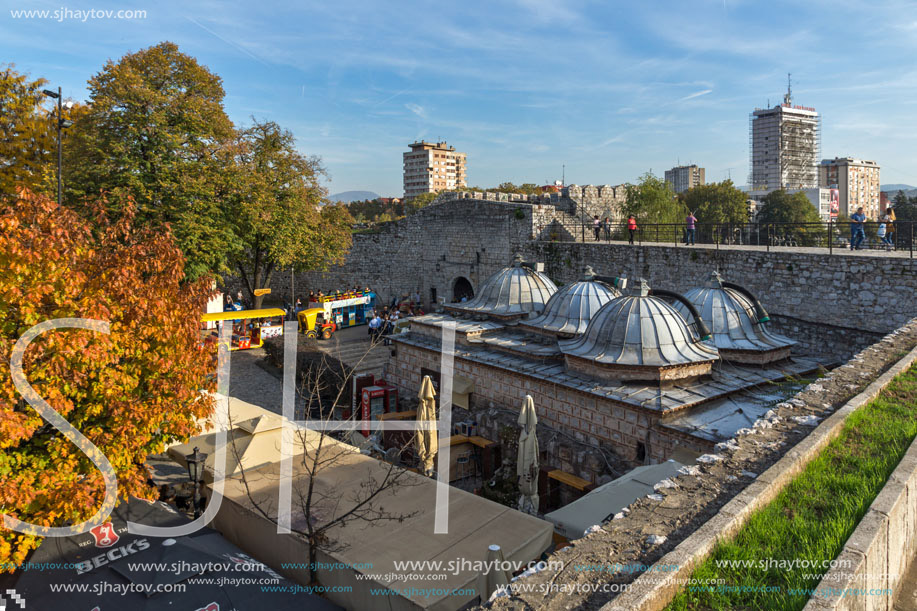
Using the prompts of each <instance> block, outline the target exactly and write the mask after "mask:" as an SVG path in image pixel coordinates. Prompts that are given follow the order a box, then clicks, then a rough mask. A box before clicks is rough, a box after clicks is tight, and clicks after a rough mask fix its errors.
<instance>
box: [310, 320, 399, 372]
mask: <svg viewBox="0 0 917 611" xmlns="http://www.w3.org/2000/svg"><path fill="white" fill-rule="evenodd" d="M318 348H319V350H321V351H322V352H324V353H325V354H327V355H329V356H333V357H334V358H336V359H339V360H341V361H342V362H343V363H344V364H345V365H347V366H348V367H353V368H354V369H355V373H372V374H375V375H377V376H381V375H382V368H383V367H384V366H385V364H386V363H387V362H388V358H389V356H391V347H390V346H384V345H383V344H382V342H378V343H377V344H376V345H375V346H373V345H372V343H371V342H370V340H369V335H368V334H367V332H366V327H365V326H361V327H354V328H350V329H343V330H341V331H339V332H337V333H335V334H334V337H332V338H331V339H330V340H327V341H319V342H318Z"/></svg>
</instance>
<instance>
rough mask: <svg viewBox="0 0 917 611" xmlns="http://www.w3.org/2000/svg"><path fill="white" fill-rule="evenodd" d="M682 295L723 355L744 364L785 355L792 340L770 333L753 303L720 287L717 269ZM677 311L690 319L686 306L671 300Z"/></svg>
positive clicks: (776, 358) (721, 282) (734, 290)
mask: <svg viewBox="0 0 917 611" xmlns="http://www.w3.org/2000/svg"><path fill="white" fill-rule="evenodd" d="M684 296H685V297H686V298H687V299H688V301H690V302H691V303H692V304H694V307H696V308H697V311H698V312H699V313H700V315H701V318H702V319H703V320H704V323H705V324H706V325H707V326H708V327H709V328H710V331H711V333H712V334H713V338H712V340H711V341H712V343H713V344H714V345H715V346H716V347H717V349H718V350H720V351H721V355H722V357H723V358H725V359H728V360H732V361H737V362H745V363H767V362H772V361H775V360H779V359H783V358H786V357H788V356H789V353H790V348H791V347H792V346H793V345H795V344H796V342H794V341H793V340H791V339H789V338H786V337H783V336H780V335H776V334H774V333H771V332H770V331H769V330H768V329H767V327H766V326H765V324H764V323H763V322H760V321H759V320H758V319H759V316H758V314H757V313H756V312H755V304H754V303H753V302H752V300H751V299H749V298H748V296H746V295H743V294H742V293H741V292H739V291H738V290H736V289H734V288H731V287H727V286H723V279H722V277H721V276H720V274H719V273H718V272H715V271H714V272H711V274H710V277H709V278H708V279H707V282H706V284H705V285H704V286H702V287H698V288H694V289H691V290H690V291H688V292H686V293H685V294H684ZM674 308H675V309H676V310H678V313H679V314H681V315H682V316H684V317H685V319H686V320H690V314H688V309H687V308H686V307H685V306H684V305H683V304H681V303H677V302H676V303H675V304H674Z"/></svg>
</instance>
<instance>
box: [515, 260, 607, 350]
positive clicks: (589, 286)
mask: <svg viewBox="0 0 917 611" xmlns="http://www.w3.org/2000/svg"><path fill="white" fill-rule="evenodd" d="M620 296H621V292H620V291H619V290H618V289H616V288H614V287H612V286H610V285H608V284H605V283H604V282H601V281H599V280H596V279H595V272H594V271H592V268H591V267H587V268H586V269H585V270H584V272H583V278H582V279H581V280H579V281H578V282H572V283H570V284H568V285H566V286H564V287H562V288H561V289H559V290H558V291H557V292H556V293H554V295H553V296H552V297H551V299H550V300H548V303H547V305H545V308H544V313H543V314H542V315H541V316H538V317H537V318H533V319H532V320H529V321H526V322H525V323H523V326H525V327H530V328H533V327H534V328H537V330H538V331H543V332H544V331H546V332H548V333H557V334H560V335H579V334H580V333H583V332H585V331H586V327H588V326H589V321H590V320H591V319H592V317H593V316H594V315H595V313H596V312H598V311H599V310H600V309H601V308H602V306H603V305H605V304H606V303H608V302H609V301H611V300H612V299H614V298H615V297H620Z"/></svg>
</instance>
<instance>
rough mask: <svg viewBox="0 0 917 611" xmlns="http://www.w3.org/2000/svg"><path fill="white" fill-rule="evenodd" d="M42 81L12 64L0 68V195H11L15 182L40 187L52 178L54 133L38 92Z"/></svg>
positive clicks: (42, 84) (31, 187) (13, 193)
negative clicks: (25, 73)
mask: <svg viewBox="0 0 917 611" xmlns="http://www.w3.org/2000/svg"><path fill="white" fill-rule="evenodd" d="M46 83H47V81H45V80H44V79H37V80H34V81H33V80H31V79H30V78H29V77H28V76H26V75H24V74H20V73H18V72H16V71H15V70H14V69H13V67H12V66H6V67H5V68H3V69H2V70H0V197H2V196H6V197H11V196H14V195H15V193H16V187H17V186H22V187H25V188H27V189H29V190H31V191H44V190H45V189H43V187H47V185H48V184H49V183H50V181H51V180H52V179H53V178H54V172H55V165H54V164H55V161H56V158H55V154H56V134H55V130H54V125H53V123H52V120H51V118H50V116H49V111H48V110H47V109H46V108H45V107H44V106H43V104H44V101H45V99H46V98H45V97H44V96H43V95H42V93H41V90H42V87H43V86H44V85H45V84H46Z"/></svg>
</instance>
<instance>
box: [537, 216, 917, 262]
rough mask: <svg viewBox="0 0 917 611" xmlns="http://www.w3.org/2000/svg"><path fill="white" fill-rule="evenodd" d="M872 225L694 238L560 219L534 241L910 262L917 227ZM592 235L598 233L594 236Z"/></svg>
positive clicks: (672, 229)
mask: <svg viewBox="0 0 917 611" xmlns="http://www.w3.org/2000/svg"><path fill="white" fill-rule="evenodd" d="M880 225H883V223H878V222H876V221H868V222H866V223H863V225H862V230H861V231H859V230H854V229H853V228H852V227H851V224H850V223H849V222H846V221H845V222H843V223H837V222H835V221H830V222H821V223H696V224H695V228H694V234H693V236H692V235H691V234H690V233H689V230H688V228H687V226H686V225H685V224H684V223H640V222H639V221H638V222H637V229H636V231H633V232H631V231H630V230H628V228H627V224H626V223H611V224H609V225H607V226H605V225H601V226H599V227H598V229H596V228H595V226H594V225H593V223H592V221H591V220H588V219H587V220H583V221H580V220H579V219H573V220H571V219H564V220H563V221H562V222H561V221H554V222H552V223H549V224H547V225H545V226H543V227H539V228H537V235H538V236H539V238H540V239H542V240H545V241H559V242H574V241H575V242H594V241H598V242H633V243H634V244H637V245H639V244H643V243H656V244H672V245H674V246H685V245H689V244H691V243H693V244H695V245H706V246H715V247H716V248H719V247H720V246H758V247H765V248H766V249H767V250H771V249H775V250H781V249H790V248H824V249H827V250H828V252H829V254H833V253H834V251H843V250H850V249H851V246H856V250H873V251H876V250H887V251H907V252H908V254H909V257H910V258H914V246H915V240H914V238H915V233H917V228H915V225H917V223H914V222H911V221H896V222H895V223H894V224H890V223H889V224H884V225H885V234H884V236H880V235H879V232H880ZM596 231H597V232H598V233H597V234H596Z"/></svg>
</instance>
